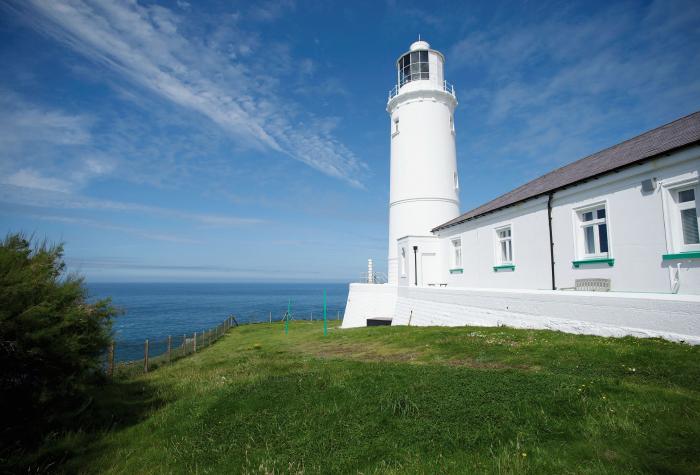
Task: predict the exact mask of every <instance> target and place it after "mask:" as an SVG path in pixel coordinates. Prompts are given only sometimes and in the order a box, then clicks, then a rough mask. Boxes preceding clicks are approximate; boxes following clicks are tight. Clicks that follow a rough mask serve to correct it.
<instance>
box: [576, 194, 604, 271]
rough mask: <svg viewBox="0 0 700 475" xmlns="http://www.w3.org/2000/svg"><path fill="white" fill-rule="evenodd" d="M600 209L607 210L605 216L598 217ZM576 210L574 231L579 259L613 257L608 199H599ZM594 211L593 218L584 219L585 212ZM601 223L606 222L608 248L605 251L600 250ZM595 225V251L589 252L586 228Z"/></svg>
mask: <svg viewBox="0 0 700 475" xmlns="http://www.w3.org/2000/svg"><path fill="white" fill-rule="evenodd" d="M599 209H604V210H605V217H604V218H598V217H597V212H598V210H599ZM573 211H574V217H573V222H574V233H575V237H576V238H575V240H576V258H577V259H578V260H584V259H611V258H612V235H611V232H610V231H611V226H610V207H609V206H608V202H607V201H599V202H597V203H593V204H588V205H585V206H582V207H579V208H576V209H574V210H573ZM589 212H591V213H593V219H591V220H590V221H584V220H583V215H584V214H585V213H589ZM601 224H605V234H606V236H607V238H608V250H607V251H606V252H603V251H601V250H600V230H599V227H600V225H601ZM588 227H593V247H594V249H593V252H592V253H589V252H587V249H586V234H585V233H586V231H585V228H588Z"/></svg>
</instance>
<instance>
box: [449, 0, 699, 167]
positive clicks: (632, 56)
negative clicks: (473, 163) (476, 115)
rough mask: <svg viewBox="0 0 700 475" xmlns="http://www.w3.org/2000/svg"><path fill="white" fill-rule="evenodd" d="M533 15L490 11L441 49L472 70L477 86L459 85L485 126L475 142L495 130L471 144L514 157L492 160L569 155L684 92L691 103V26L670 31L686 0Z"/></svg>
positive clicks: (630, 127) (648, 116) (655, 117)
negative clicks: (494, 17)
mask: <svg viewBox="0 0 700 475" xmlns="http://www.w3.org/2000/svg"><path fill="white" fill-rule="evenodd" d="M534 18H536V22H535V20H534V19H533V20H532V21H529V22H528V20H524V21H523V20H522V19H517V20H515V19H512V21H511V22H504V21H503V19H502V18H499V19H498V21H496V22H494V24H493V25H490V24H488V23H487V24H484V25H483V27H482V28H480V29H478V30H475V31H471V32H470V33H469V34H467V35H466V36H465V37H463V38H462V39H461V40H460V41H458V42H457V43H456V44H454V45H453V47H452V48H451V49H450V50H449V54H448V58H449V61H450V64H451V66H452V67H457V68H458V69H459V70H461V71H464V72H466V73H468V72H469V71H479V73H480V74H481V76H480V79H481V80H478V79H475V81H478V83H479V84H478V87H477V88H476V89H477V90H478V92H476V93H474V91H471V92H472V94H471V95H470V94H465V95H464V96H465V97H467V98H468V99H467V100H468V101H469V107H470V108H471V110H475V109H476V110H479V109H483V113H484V114H483V115H480V117H485V119H486V121H487V122H486V125H487V128H488V129H489V130H487V131H486V132H485V133H484V134H483V135H482V136H481V137H476V140H475V146H477V147H478V146H480V145H482V144H483V146H485V147H493V143H494V137H493V135H492V134H493V133H501V134H503V137H502V138H501V140H500V141H499V142H500V143H501V144H502V145H500V147H499V149H497V150H494V149H493V148H491V149H489V150H480V152H481V153H483V154H488V155H489V156H492V157H498V158H499V159H500V158H504V157H511V158H513V159H514V161H508V160H505V161H504V160H494V163H496V162H498V163H501V164H504V163H506V162H507V165H508V166H513V165H514V164H515V166H517V167H522V168H527V169H528V170H529V172H528V173H535V174H537V173H539V172H541V170H538V169H533V167H532V164H533V160H534V161H535V162H536V163H539V164H540V165H542V166H546V167H551V166H552V165H558V164H561V163H565V162H569V161H572V160H574V159H576V158H580V157H581V156H582V155H583V154H586V153H591V152H594V151H595V150H596V149H598V148H602V146H607V145H612V143H614V142H612V143H611V142H609V140H610V139H605V140H606V141H604V142H601V140H600V137H608V135H609V134H610V133H612V134H619V135H617V136H616V137H617V140H623V139H625V138H627V137H628V136H630V135H632V134H635V133H640V132H642V131H643V130H644V129H645V128H649V127H653V126H656V125H660V123H662V122H661V121H663V120H672V119H674V118H676V117H677V116H678V115H677V114H678V110H679V109H680V110H683V109H685V110H687V112H691V111H692V107H693V106H692V102H693V99H695V101H696V104H695V107H697V97H698V96H699V95H700V66H699V65H700V49H698V48H697V44H698V42H699V41H700V34H698V33H697V32H698V31H699V30H697V28H695V29H694V31H695V32H696V33H695V34H694V35H691V36H688V35H687V34H685V33H679V32H688V31H693V25H697V24H698V23H699V22H700V9H698V8H696V6H695V2H692V1H655V2H652V3H650V4H646V5H639V4H628V3H622V4H615V5H610V6H605V7H602V8H599V9H598V10H597V11H595V12H594V13H593V14H591V13H590V12H586V14H585V15H581V14H579V13H577V11H576V10H575V9H574V8H573V7H566V8H564V9H563V10H559V11H556V10H549V11H547V12H543V14H542V15H536V16H535V17H534ZM693 44H694V45H695V47H693V46H692V45H693ZM471 86H473V84H472V85H471ZM462 102H463V103H464V102H465V101H464V98H463V100H462ZM689 107H691V109H689ZM481 153H480V154H481Z"/></svg>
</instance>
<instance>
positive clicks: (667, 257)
mask: <svg viewBox="0 0 700 475" xmlns="http://www.w3.org/2000/svg"><path fill="white" fill-rule="evenodd" d="M661 258H662V259H663V260H664V261H673V260H676V259H700V251H690V252H679V253H677V254H663V255H662V256H661Z"/></svg>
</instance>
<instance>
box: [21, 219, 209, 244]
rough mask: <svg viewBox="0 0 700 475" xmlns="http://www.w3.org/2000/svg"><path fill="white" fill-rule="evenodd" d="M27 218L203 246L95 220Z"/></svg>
mask: <svg viewBox="0 0 700 475" xmlns="http://www.w3.org/2000/svg"><path fill="white" fill-rule="evenodd" d="M25 216H30V217H32V218H36V219H40V220H43V221H53V222H58V223H67V224H75V225H78V226H87V227H90V228H96V229H104V230H107V231H116V232H120V233H125V234H129V235H132V236H137V237H140V238H144V239H149V240H152V241H163V242H174V243H179V244H201V241H198V240H196V239H190V238H185V237H181V236H175V235H172V234H163V233H158V232H152V231H148V230H144V229H140V228H134V227H131V226H119V225H116V224H111V223H105V222H102V221H97V220H94V219H85V218H75V217H69V216H55V215H43V214H29V215H25Z"/></svg>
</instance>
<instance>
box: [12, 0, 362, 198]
mask: <svg viewBox="0 0 700 475" xmlns="http://www.w3.org/2000/svg"><path fill="white" fill-rule="evenodd" d="M290 7H293V3H291V2H272V3H269V4H261V5H258V6H257V7H256V8H257V10H258V14H259V15H262V17H264V18H267V19H273V17H274V15H276V14H278V12H280V11H283V10H284V9H285V8H290ZM14 9H15V10H16V11H17V12H19V13H20V14H21V15H22V17H23V18H24V19H25V21H26V22H27V23H28V24H30V25H31V26H32V27H33V28H35V29H36V30H38V31H40V32H42V33H44V34H46V35H48V36H50V37H52V38H55V39H56V40H58V41H60V42H61V43H63V44H65V45H66V46H68V47H70V48H72V49H73V50H75V51H77V52H79V53H80V54H82V55H84V56H86V57H88V58H90V59H91V60H93V61H96V62H98V63H100V64H102V65H104V66H106V67H107V68H109V69H110V70H111V71H112V72H113V73H115V74H117V75H118V76H119V77H121V78H123V79H125V80H128V81H130V82H132V83H134V84H137V85H139V86H140V87H142V88H143V89H145V90H147V91H150V92H151V93H153V94H156V95H158V96H159V97H161V98H162V99H165V100H167V101H170V102H172V103H174V104H177V105H178V106H180V107H184V108H186V109H188V110H191V111H195V112H198V113H200V114H202V115H204V116H206V117H208V118H209V119H210V120H212V121H213V122H215V123H216V124H218V125H219V126H220V127H221V128H222V129H224V130H225V131H226V132H227V133H228V134H229V135H230V136H232V137H235V138H236V140H238V141H239V143H241V144H244V145H245V146H248V147H251V148H257V149H260V150H273V151H278V152H281V153H283V154H284V155H287V156H289V157H291V158H293V159H295V160H299V161H301V162H302V163H305V164H306V165H308V166H310V167H313V168H315V169H316V170H319V171H321V172H322V173H325V174H327V175H330V176H333V177H336V178H339V179H342V180H345V181H347V182H348V183H351V184H353V185H356V186H361V180H362V177H363V175H364V174H365V173H366V171H367V169H368V168H367V166H366V164H365V163H364V162H362V161H361V160H359V159H358V158H357V157H356V156H355V155H354V154H353V153H352V152H351V151H350V150H349V149H348V148H347V147H345V146H343V145H342V144H341V143H340V142H339V141H337V140H335V139H333V138H332V137H329V136H327V135H321V134H318V133H317V132H316V131H314V130H311V129H309V128H306V127H304V126H303V124H300V123H299V118H298V117H295V116H294V114H295V113H297V112H298V111H299V106H298V104H294V103H290V102H289V101H288V100H286V99H284V98H283V96H282V95H281V94H277V93H276V92H275V86H276V84H277V83H278V80H277V79H276V78H275V77H272V76H271V71H272V72H273V71H274V70H272V69H271V67H269V65H266V64H256V63H243V62H240V60H239V61H238V62H236V61H235V60H234V59H235V58H237V57H238V58H240V57H242V56H243V53H245V52H246V51H249V48H250V43H249V42H248V41H247V40H246V37H247V35H245V34H244V33H243V32H241V31H230V32H228V35H229V36H230V38H229V40H230V41H227V42H222V43H221V44H220V45H218V44H212V43H211V42H209V41H208V40H207V39H203V38H199V37H197V36H195V35H193V34H192V33H191V31H190V30H191V29H188V27H189V26H190V25H187V24H183V23H182V22H183V21H184V20H183V18H182V17H180V16H178V14H176V13H175V12H173V11H171V10H169V9H166V8H164V7H160V6H157V5H151V6H142V5H140V4H138V3H137V2H129V3H117V2H109V1H98V0H95V1H88V0H85V1H81V0H64V1H49V0H32V1H31V2H27V3H19V2H16V3H15V4H14ZM262 17H261V18H262ZM234 27H235V25H231V26H229V28H234ZM224 37H226V35H224ZM237 41H240V42H241V43H242V44H243V46H244V48H243V49H241V48H238V49H236V48H234V49H233V50H232V47H231V45H232V44H234V45H235V43H236V42H237ZM217 46H219V47H217ZM257 60H258V61H260V59H259V58H258V59H257ZM306 70H307V71H308V73H309V74H311V73H312V72H313V63H312V62H307V65H306ZM289 111H292V113H291V114H290V112H289ZM310 119H313V117H310Z"/></svg>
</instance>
